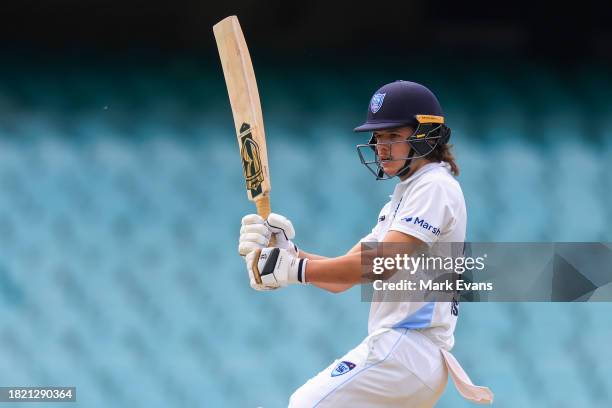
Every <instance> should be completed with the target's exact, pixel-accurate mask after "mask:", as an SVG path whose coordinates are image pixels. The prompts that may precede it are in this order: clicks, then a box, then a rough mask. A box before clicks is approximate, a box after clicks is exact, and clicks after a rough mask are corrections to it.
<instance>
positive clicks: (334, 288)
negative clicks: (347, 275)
mask: <svg viewBox="0 0 612 408" xmlns="http://www.w3.org/2000/svg"><path fill="white" fill-rule="evenodd" d="M360 251H361V242H358V243H357V244H355V246H353V247H352V248H351V249H350V250H349V251H348V252H347V253H346V255H353V254H356V253H359V252H360ZM299 255H300V258H307V259H308V260H309V261H314V260H323V259H330V258H327V257H324V256H320V255H313V254H309V253H306V252H303V251H300V254H299ZM309 283H312V284H313V285H315V286H316V287H318V288H320V289H323V290H327V291H329V292H332V293H340V292H344V291H345V290H348V289H350V288H352V287H353V285H354V284H353V283H332V282H309Z"/></svg>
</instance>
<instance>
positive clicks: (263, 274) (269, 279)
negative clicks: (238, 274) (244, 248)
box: [245, 248, 307, 290]
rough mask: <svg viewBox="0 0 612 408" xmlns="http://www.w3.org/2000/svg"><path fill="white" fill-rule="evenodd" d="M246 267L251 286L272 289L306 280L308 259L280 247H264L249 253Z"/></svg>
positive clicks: (256, 288) (258, 288)
mask: <svg viewBox="0 0 612 408" xmlns="http://www.w3.org/2000/svg"><path fill="white" fill-rule="evenodd" d="M245 260H246V267H247V271H248V273H249V280H250V284H251V287H252V288H253V289H255V290H272V289H278V288H282V287H285V286H287V285H289V284H292V283H304V282H305V273H304V272H305V270H306V263H307V259H304V258H297V257H295V256H293V254H291V253H290V252H289V251H287V250H285V249H280V248H263V249H257V250H255V251H251V252H249V253H248V254H247V256H246V258H245Z"/></svg>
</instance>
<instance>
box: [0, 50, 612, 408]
mask: <svg viewBox="0 0 612 408" xmlns="http://www.w3.org/2000/svg"><path fill="white" fill-rule="evenodd" d="M68 65H69V66H73V65H71V64H68ZM18 68H19V66H13V67H12V68H11V67H9V68H6V67H3V68H2V72H1V73H2V79H0V302H1V306H2V307H0V321H1V322H2V324H1V325H0V384H2V385H65V386H68V385H74V386H76V387H77V395H78V403H77V404H76V405H78V406H83V407H108V406H112V407H130V408H132V407H174V406H176V407H179V406H180V407H194V406H207V407H222V406H232V407H258V406H261V407H277V406H282V405H283V404H284V403H285V402H286V400H287V398H288V396H289V395H290V393H291V392H292V391H293V390H294V389H295V388H296V387H298V386H299V385H301V384H302V383H303V382H304V381H305V380H306V379H308V378H309V377H310V376H312V375H314V374H315V373H316V372H318V371H319V370H320V369H322V368H323V367H325V366H326V365H327V364H329V363H330V362H331V361H333V359H334V358H337V357H339V356H340V355H342V354H343V353H344V352H345V351H347V350H348V349H349V348H351V347H353V346H354V345H355V344H357V343H358V342H359V341H360V340H361V339H362V338H363V337H364V335H365V334H366V329H367V324H366V323H367V310H368V305H367V304H366V303H363V302H360V293H359V290H358V289H352V290H351V291H349V292H348V293H346V294H342V295H338V296H333V295H330V294H327V293H323V292H322V291H318V290H316V289H314V288H294V287H292V288H288V289H286V290H282V291H278V292H275V293H264V294H262V293H256V292H254V291H252V290H251V289H250V288H249V286H248V282H247V280H246V276H245V272H244V268H243V264H242V260H241V259H240V258H239V257H238V255H237V254H236V246H237V242H236V241H237V234H238V225H239V220H240V217H241V216H242V215H244V214H245V213H247V212H251V211H252V209H253V207H252V206H251V204H250V203H249V202H248V201H247V200H246V194H245V192H244V188H243V185H242V183H243V180H242V175H241V167H240V163H239V158H238V154H237V146H236V142H235V138H234V135H233V130H232V127H231V118H230V113H229V108H228V106H227V105H228V103H227V96H226V93H225V88H224V84H223V82H222V80H221V76H220V75H221V73H220V72H219V71H218V70H216V69H212V68H209V69H208V68H207V69H204V68H203V67H202V66H200V65H198V64H196V63H188V62H185V63H182V64H176V65H167V66H164V67H161V68H159V69H158V70H151V69H150V70H149V71H146V72H144V73H143V71H142V70H140V69H138V67H135V68H131V69H128V70H127V71H126V72H122V71H121V70H119V69H117V68H116V67H115V68H112V67H111V68H109V67H105V66H102V67H99V68H98V69H97V70H89V71H87V70H85V71H83V72H79V71H77V70H74V69H73V70H69V71H68V72H63V71H62V69H61V68H62V66H61V65H58V67H57V68H56V70H55V71H52V73H50V74H46V75H43V74H41V73H40V72H37V71H32V72H26V73H23V72H21V71H20V70H19V69H18ZM379 70H380V69H379ZM92 72H93V73H92ZM409 72H410V71H409ZM469 72H470V73H469V74H468V68H465V67H464V68H461V67H458V68H457V71H456V72H455V73H454V74H453V75H454V76H453V77H449V76H448V74H447V73H445V72H443V71H427V72H416V71H415V72H414V78H406V79H415V80H421V81H423V82H425V83H426V84H428V85H430V86H431V87H432V88H433V89H434V90H436V91H438V93H439V96H440V99H441V101H442V103H443V105H444V106H445V107H446V110H447V116H448V120H449V123H450V125H451V127H452V128H453V137H452V141H453V142H454V144H455V152H456V155H457V157H458V162H459V164H460V166H461V168H462V174H461V176H460V181H461V184H462V187H463V189H464V192H465V195H466V200H467V204H468V212H469V224H468V225H469V230H468V231H469V232H468V237H469V239H470V240H473V241H553V240H559V241H612V230H611V228H610V225H611V223H610V220H611V219H612V192H611V191H612V181H611V180H612V179H611V178H610V177H609V176H608V169H609V166H610V163H612V109H610V106H611V105H610V103H609V101H608V100H607V99H608V98H609V95H610V94H611V93H612V85H610V80H609V76H607V75H608V73H606V72H602V70H601V69H600V68H598V67H596V66H594V67H586V68H584V72H582V73H581V75H578V76H576V78H577V80H573V81H568V80H567V78H564V76H563V75H562V74H559V73H558V72H556V71H551V70H549V69H547V68H546V67H543V66H535V65H534V66H529V67H522V68H521V69H520V70H518V71H516V72H510V71H509V69H508V68H507V67H503V66H500V67H493V68H491V67H485V68H481V71H477V72H475V73H474V72H473V71H469ZM367 76H368V74H367V72H362V71H357V72H356V73H354V74H348V75H347V76H346V77H343V78H329V77H326V76H325V74H324V73H322V72H318V73H317V72H314V73H310V74H309V75H303V77H304V78H305V79H304V82H303V83H299V84H296V83H292V81H291V79H290V78H288V77H287V76H286V75H285V76H283V75H282V74H280V73H279V72H276V71H265V70H263V72H261V74H260V75H259V77H260V78H261V79H260V89H261V90H262V98H263V102H264V115H265V118H266V121H267V122H266V124H267V133H268V140H269V142H268V143H269V151H270V152H269V156H270V160H271V163H270V166H271V172H272V185H273V195H272V203H273V208H274V210H275V211H276V212H280V213H283V214H286V215H287V216H289V217H290V218H291V219H292V220H293V221H294V224H295V227H296V230H297V232H298V243H299V245H301V246H303V247H304V248H307V249H308V250H310V251H313V252H319V253H322V254H325V255H330V256H331V255H337V254H341V253H343V252H344V251H346V250H347V249H348V248H349V247H351V246H352V245H353V244H354V243H355V242H356V241H357V240H358V239H359V238H360V237H361V236H363V235H365V234H366V233H367V232H368V230H369V228H371V226H372V225H373V224H374V222H375V219H376V216H377V214H378V211H379V208H380V207H381V206H382V205H383V204H384V202H385V201H386V198H387V195H388V194H390V193H391V191H392V188H393V184H392V183H393V182H376V181H374V180H373V179H372V177H371V175H370V174H369V173H368V172H367V170H366V169H365V168H363V167H362V166H361V164H360V163H359V161H358V158H357V155H356V152H355V148H354V145H355V144H356V143H361V142H363V141H364V140H365V139H363V135H361V136H360V135H355V134H353V133H352V132H351V129H352V127H353V126H355V125H357V124H358V123H359V122H360V121H361V120H362V119H363V117H362V116H363V114H364V113H365V112H364V111H365V109H364V107H365V106H366V104H367V98H368V97H369V94H370V92H371V91H372V90H374V89H375V87H376V85H377V84H378V83H380V82H386V81H388V80H392V79H396V78H387V77H384V78H383V77H382V76H379V77H376V76H375V75H374V76H373V78H372V77H369V79H368V80H367V81H364V82H363V83H364V86H363V88H362V89H359V90H356V89H354V87H355V81H357V80H360V79H363V78H365V77H367ZM403 77H406V75H403ZM597 78H600V79H601V81H600V82H597ZM606 78H607V79H606ZM517 83H520V84H521V85H520V86H517ZM602 84H603V85H604V86H605V87H602ZM364 98H365V100H364ZM606 106H607V107H608V108H606ZM593 118H596V120H593ZM611 311H612V308H611V306H610V305H609V304H486V303H483V304H464V305H462V313H461V316H460V321H459V326H458V329H457V341H456V347H455V349H454V352H455V354H456V356H457V357H458V358H459V360H460V361H462V362H463V363H464V365H465V367H466V369H467V370H468V372H469V373H470V374H471V375H472V377H473V378H474V380H475V381H476V382H478V383H483V384H485V385H488V386H490V387H491V388H492V389H493V390H494V391H495V392H496V401H497V403H496V405H497V406H499V407H527V406H537V407H555V408H559V407H576V406H589V407H609V406H611V404H612V385H611V384H612V383H611V382H610V378H612V371H611V368H610V361H611V359H612V354H611V353H612V352H611V351H610V347H609V344H610V341H611V340H612V325H610V324H609V323H610V312H611ZM74 405H75V404H66V406H74ZM58 406H61V404H58ZM440 406H441V407H462V406H469V404H467V403H465V402H463V401H462V400H461V399H460V397H459V396H458V395H457V393H456V391H455V390H454V388H453V387H450V386H449V387H448V390H447V392H446V394H445V395H444V397H443V399H442V400H441V402H440Z"/></svg>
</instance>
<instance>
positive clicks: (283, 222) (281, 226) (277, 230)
mask: <svg viewBox="0 0 612 408" xmlns="http://www.w3.org/2000/svg"><path fill="white" fill-rule="evenodd" d="M266 226H267V227H268V229H269V230H270V231H271V232H272V233H273V234H274V237H275V238H276V244H275V245H274V246H275V247H276V248H281V249H285V250H287V251H289V253H291V254H292V255H293V256H294V257H298V254H299V252H300V251H299V250H298V247H297V245H295V244H294V243H293V241H291V240H292V239H294V238H295V229H293V224H292V223H291V221H289V219H288V218H287V217H283V216H282V215H280V214H274V213H272V214H270V215H269V216H268V219H267V220H266Z"/></svg>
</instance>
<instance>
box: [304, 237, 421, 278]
mask: <svg viewBox="0 0 612 408" xmlns="http://www.w3.org/2000/svg"><path fill="white" fill-rule="evenodd" d="M383 243H399V244H403V245H401V246H399V245H394V246H392V247H391V246H390V247H387V248H388V250H387V248H385V247H384V246H383V247H382V248H383V249H384V252H383V253H382V254H380V255H378V256H385V257H394V256H395V255H396V254H397V253H398V250H400V249H401V254H404V253H405V254H407V255H411V254H412V253H414V252H415V251H416V249H417V248H419V247H421V246H422V245H424V244H423V241H421V240H420V239H418V238H415V237H413V236H412V235H408V234H404V233H403V232H399V231H389V232H388V233H387V234H386V235H385V238H384V240H383ZM362 256H364V254H363V253H362V250H361V244H357V245H355V247H353V249H351V251H349V252H348V253H347V254H346V255H343V256H339V257H337V258H329V259H321V260H313V261H309V262H308V266H307V269H306V272H305V278H306V282H307V283H312V284H314V285H316V286H319V285H320V284H335V285H349V286H348V287H351V286H353V285H355V284H359V283H363V282H368V281H371V280H372V279H373V278H374V277H373V276H371V275H369V274H365V275H364V272H363V268H362ZM377 278H380V277H379V276H378V277H377Z"/></svg>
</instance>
